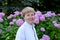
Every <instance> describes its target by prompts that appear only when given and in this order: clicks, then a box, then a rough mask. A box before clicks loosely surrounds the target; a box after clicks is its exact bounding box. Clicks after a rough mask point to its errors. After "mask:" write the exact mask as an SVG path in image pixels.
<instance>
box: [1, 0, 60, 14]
mask: <svg viewBox="0 0 60 40" xmlns="http://www.w3.org/2000/svg"><path fill="white" fill-rule="evenodd" d="M59 3H60V0H0V11H3V12H7V15H8V13H13V12H14V11H16V10H18V11H21V10H22V9H23V8H24V7H26V6H31V7H33V8H34V9H35V10H40V11H54V12H56V13H59V12H60V4H59Z"/></svg>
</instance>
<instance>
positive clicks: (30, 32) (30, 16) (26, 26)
mask: <svg viewBox="0 0 60 40" xmlns="http://www.w3.org/2000/svg"><path fill="white" fill-rule="evenodd" d="M34 13H35V10H34V9H33V8H32V7H25V8H24V9H23V10H22V15H23V17H24V20H25V22H24V23H23V24H22V25H21V27H20V28H19V29H18V31H17V34H16V39H15V40H38V38H37V35H36V30H35V28H34V26H35V25H34Z"/></svg>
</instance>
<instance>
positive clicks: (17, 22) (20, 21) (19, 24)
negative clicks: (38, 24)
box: [16, 19, 24, 26]
mask: <svg viewBox="0 0 60 40" xmlns="http://www.w3.org/2000/svg"><path fill="white" fill-rule="evenodd" d="M23 23H24V21H23V20H22V19H18V20H17V21H16V24H17V25H18V26H21V25H22V24H23Z"/></svg>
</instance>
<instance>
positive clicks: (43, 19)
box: [0, 11, 60, 40]
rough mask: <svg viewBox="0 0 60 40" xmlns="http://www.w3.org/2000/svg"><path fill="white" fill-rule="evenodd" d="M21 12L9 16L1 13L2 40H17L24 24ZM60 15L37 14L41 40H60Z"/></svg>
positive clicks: (36, 25)
mask: <svg viewBox="0 0 60 40" xmlns="http://www.w3.org/2000/svg"><path fill="white" fill-rule="evenodd" d="M21 14H22V13H21V12H19V11H15V12H14V14H10V15H9V16H7V15H5V13H3V12H0V40H15V36H16V32H17V30H18V28H19V27H20V26H21V25H22V24H23V23H24V20H23V17H22V16H21ZM59 17H60V14H55V13H54V12H51V11H47V12H46V13H44V14H42V12H41V11H36V12H35V20H34V23H35V28H36V32H37V35H38V38H39V40H60V18H59Z"/></svg>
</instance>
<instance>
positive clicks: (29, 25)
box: [24, 21, 35, 28]
mask: <svg viewBox="0 0 60 40" xmlns="http://www.w3.org/2000/svg"><path fill="white" fill-rule="evenodd" d="M24 24H25V25H27V27H31V28H32V27H35V25H34V24H32V25H31V24H29V23H28V22H27V21H25V23H24Z"/></svg>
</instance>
